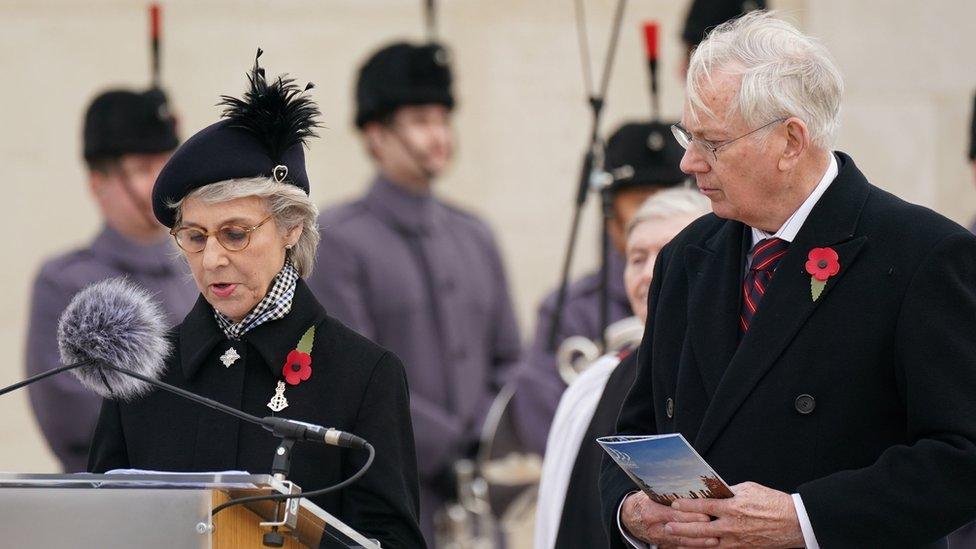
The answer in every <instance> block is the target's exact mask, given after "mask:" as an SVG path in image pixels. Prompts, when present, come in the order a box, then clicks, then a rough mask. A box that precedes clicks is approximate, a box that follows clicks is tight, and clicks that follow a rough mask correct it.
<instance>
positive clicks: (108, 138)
mask: <svg viewBox="0 0 976 549" xmlns="http://www.w3.org/2000/svg"><path fill="white" fill-rule="evenodd" d="M83 139H84V159H85V163H86V164H87V167H88V187H89V190H90V191H91V194H92V197H93V198H94V199H95V203H96V204H97V205H98V208H99V211H100V213H101V216H102V220H103V225H102V229H101V231H100V232H99V233H98V235H97V236H96V237H95V239H94V240H93V241H92V242H91V243H90V244H89V245H87V246H85V247H83V248H80V249H77V250H73V251H70V252H67V253H65V254H62V255H59V256H57V257H54V258H51V259H49V260H47V261H45V262H44V264H43V265H42V266H41V269H40V272H39V273H38V275H37V277H36V278H35V279H34V286H33V294H32V297H31V305H30V325H29V327H28V330H27V349H26V354H25V357H26V369H27V374H28V375H34V374H38V373H40V372H43V371H46V370H49V369H51V368H55V367H58V366H60V365H61V360H60V357H59V355H58V344H57V328H58V319H59V317H60V316H61V313H62V311H64V309H65V307H67V305H68V303H69V302H70V301H71V298H72V297H74V295H75V293H77V292H78V291H79V290H81V289H82V288H84V287H85V286H88V285H90V284H93V283H95V282H98V281H100V280H104V279H107V278H112V277H116V276H121V275H125V276H127V277H128V278H129V279H130V280H132V281H134V282H136V283H137V284H139V285H141V286H143V287H145V288H146V289H147V290H149V291H151V292H153V293H154V294H156V296H157V297H158V298H159V301H160V302H161V303H162V305H163V308H164V310H165V311H166V313H167V315H168V317H169V320H170V322H172V323H173V324H176V323H177V322H178V321H179V320H180V319H182V318H183V316H184V315H185V314H186V313H187V312H188V311H189V310H190V307H191V306H192V305H193V302H194V300H195V298H196V295H197V291H196V287H195V285H194V283H193V280H192V279H191V278H190V277H189V276H188V273H189V271H188V270H187V269H186V266H185V265H184V264H183V263H182V262H180V260H178V259H177V258H176V256H175V254H174V249H173V247H172V244H171V242H170V238H169V235H168V234H167V233H166V230H165V228H164V227H163V226H162V225H160V224H159V223H158V222H156V219H155V217H154V216H153V214H152V209H151V205H150V204H151V201H150V195H151V192H152V186H153V183H154V182H155V181H156V176H157V175H158V174H159V170H160V169H161V168H162V167H163V164H165V163H166V160H167V159H168V158H169V156H170V153H171V152H172V151H173V150H174V149H176V146H177V145H178V143H179V142H178V139H177V135H176V127H175V121H174V119H173V117H172V115H171V114H170V112H169V110H168V107H167V104H166V97H165V95H164V94H163V92H162V91H161V90H159V89H151V90H148V91H145V92H141V93H137V92H133V91H127V90H112V91H107V92H105V93H102V94H100V95H99V96H98V97H96V98H95V99H94V101H92V103H91V105H90V106H89V107H88V111H87V113H86V115H85V122H84V137H83ZM29 391H30V401H31V406H32V407H33V410H34V414H35V415H36V416H37V421H38V423H39V424H40V427H41V431H42V432H43V434H44V438H45V439H46V440H47V443H48V445H49V446H50V447H51V450H52V451H53V452H54V454H55V456H57V458H58V460H60V462H61V465H62V467H63V468H64V471H65V472H78V471H84V470H85V467H86V465H87V462H88V445H89V442H90V439H91V435H92V431H93V430H94V428H95V422H96V420H97V419H98V410H99V406H100V405H101V398H99V397H98V395H96V394H94V393H92V392H90V391H88V390H87V389H85V388H83V387H82V386H81V384H80V383H79V382H78V381H77V380H76V379H75V378H74V376H67V375H61V376H54V377H51V378H49V379H46V380H44V381H41V382H38V383H35V384H33V385H31V386H30V389H29Z"/></svg>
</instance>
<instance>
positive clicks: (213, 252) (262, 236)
mask: <svg viewBox="0 0 976 549" xmlns="http://www.w3.org/2000/svg"><path fill="white" fill-rule="evenodd" d="M181 215H182V220H181V222H180V225H179V226H180V227H196V228H199V229H201V230H203V231H205V232H208V233H210V235H211V236H209V237H208V238H207V242H206V245H205V247H204V249H203V251H201V252H197V253H188V252H186V251H184V252H183V255H184V256H185V257H186V260H187V262H188V263H189V264H190V271H191V272H192V273H193V279H194V280H195V281H196V284H197V288H198V289H199V290H200V293H201V294H203V297H204V299H206V300H207V302H208V303H210V304H211V305H212V306H213V307H214V308H215V309H217V310H218V311H220V312H221V313H223V314H225V315H227V316H228V317H230V318H231V319H232V320H233V321H234V322H240V321H241V320H243V319H244V317H245V316H247V314H248V313H249V312H251V309H253V308H254V307H255V305H257V304H258V302H260V301H261V300H262V299H263V298H264V296H265V295H266V294H267V293H268V290H269V289H270V288H271V282H272V280H273V279H274V277H275V275H276V274H278V272H279V271H281V268H282V266H283V265H284V264H285V246H286V245H288V244H294V243H295V242H297V240H298V237H299V236H300V235H301V231H302V229H301V226H298V227H296V228H295V229H293V230H292V231H291V232H285V231H282V230H281V229H280V228H279V227H278V225H277V224H276V223H275V221H274V219H271V220H269V221H268V222H267V223H265V224H264V225H261V226H260V227H258V228H257V229H255V230H254V231H251V232H250V233H249V234H250V240H249V241H248V244H247V247H245V248H244V249H242V250H238V251H229V250H227V249H226V248H224V247H223V246H222V245H221V244H220V243H219V242H218V241H217V237H216V236H213V235H214V234H215V233H216V232H217V231H218V230H219V229H220V228H221V227H224V226H227V225H237V226H242V227H253V226H255V225H257V224H259V223H261V221H263V220H264V219H266V218H267V217H268V215H270V210H269V208H268V204H267V201H266V200H265V199H262V198H258V197H253V196H251V197H246V198H236V199H234V200H228V201H226V202H218V203H216V204H208V203H204V202H203V201H201V200H200V199H198V198H189V199H187V200H185V201H184V203H183V207H182V212H181Z"/></svg>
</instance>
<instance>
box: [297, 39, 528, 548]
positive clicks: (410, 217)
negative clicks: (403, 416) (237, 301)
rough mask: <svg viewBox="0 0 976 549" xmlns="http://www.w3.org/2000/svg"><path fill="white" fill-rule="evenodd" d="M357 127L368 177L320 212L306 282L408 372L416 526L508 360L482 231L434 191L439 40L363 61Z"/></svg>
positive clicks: (502, 304)
mask: <svg viewBox="0 0 976 549" xmlns="http://www.w3.org/2000/svg"><path fill="white" fill-rule="evenodd" d="M356 100H357V113H356V126H357V127H358V128H359V129H360V131H361V132H362V137H363V141H364V144H365V146H366V149H367V151H368V153H369V155H370V157H371V158H372V159H373V161H374V163H375V166H376V171H377V175H376V177H375V179H374V181H373V183H372V186H371V187H370V190H369V192H368V193H367V194H366V196H364V197H363V198H361V199H359V200H356V201H354V202H352V203H348V204H342V205H339V206H336V207H334V208H331V209H329V210H327V211H325V212H323V213H322V215H321V216H320V218H319V225H320V227H321V233H322V244H321V245H320V246H319V252H318V261H317V262H316V271H315V274H313V275H312V276H311V277H310V278H309V280H308V284H309V286H310V287H311V289H312V291H313V292H314V293H315V295H316V297H318V298H319V300H321V302H322V304H323V305H325V308H326V309H327V310H328V311H329V312H330V313H332V314H334V315H335V316H336V317H337V318H339V319H340V320H341V321H343V322H345V323H346V324H348V325H349V326H350V327H352V328H353V329H355V330H356V331H358V332H360V333H362V334H363V335H365V336H366V337H369V338H370V339H372V340H374V341H375V342H377V343H379V344H380V345H382V346H384V347H386V348H388V349H390V350H392V351H394V352H395V353H396V354H397V356H399V357H400V358H401V359H402V360H403V363H404V366H405V367H406V370H407V379H408V380H409V382H410V410H411V413H412V415H413V424H414V426H415V429H414V431H415V433H416V437H417V462H418V467H419V471H420V483H421V484H420V487H421V493H420V499H421V506H420V508H421V525H422V526H423V529H424V535H425V536H426V537H427V540H428V544H430V545H433V541H434V539H433V516H434V514H435V513H436V512H437V511H438V509H439V508H440V507H441V506H442V505H443V503H444V501H445V499H446V498H449V497H450V496H451V495H452V492H453V491H454V489H455V482H454V481H453V475H452V472H453V466H454V463H455V461H456V460H457V459H459V458H461V457H465V456H470V454H471V452H472V451H473V449H474V448H475V446H476V443H477V440H478V434H479V433H480V430H481V425H482V423H483V422H484V418H485V415H486V414H487V411H488V408H489V407H490V405H491V402H492V400H493V398H494V396H495V394H496V393H497V391H498V389H499V388H500V387H501V384H502V382H503V378H504V377H506V375H507V373H508V371H509V370H510V368H511V367H512V366H513V365H514V364H515V362H516V360H517V359H518V356H519V349H520V344H519V334H518V327H517V325H516V322H515V314H514V312H513V309H512V303H511V298H510V296H509V292H508V285H507V283H506V277H505V269H504V267H503V265H502V260H501V256H500V254H499V253H498V248H497V247H496V245H495V240H494V237H493V235H492V231H491V229H490V228H489V227H488V225H486V224H485V223H484V222H483V221H482V220H480V219H478V218H477V217H475V216H474V215H471V214H469V213H467V212H465V211H462V210H460V209H458V208H455V207H454V206H451V205H449V204H446V203H445V202H443V201H441V200H440V199H438V198H437V197H436V196H435V195H434V193H433V186H434V183H435V181H436V180H437V178H438V177H439V176H440V175H441V174H442V173H443V172H444V170H446V169H447V167H448V165H449V164H450V160H451V158H452V156H453V148H454V139H453V136H452V131H451V110H452V108H453V106H454V97H453V94H452V92H451V70H450V66H449V59H448V53H447V50H446V49H445V48H443V47H442V46H439V45H436V44H425V45H413V44H407V43H396V44H392V45H389V46H387V47H385V48H383V49H381V50H380V51H378V52H376V53H375V54H374V55H373V56H371V57H370V59H369V60H367V61H366V63H365V64H364V65H363V67H362V69H361V71H360V73H359V81H358V83H357V87H356Z"/></svg>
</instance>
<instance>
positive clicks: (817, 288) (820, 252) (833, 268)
mask: <svg viewBox="0 0 976 549" xmlns="http://www.w3.org/2000/svg"><path fill="white" fill-rule="evenodd" d="M839 259H840V257H839V256H838V255H837V252H835V251H834V249H833V248H814V249H812V250H810V253H809V254H807V263H806V269H807V273H809V274H810V295H811V297H813V300H814V301H816V300H817V299H818V298H819V297H820V294H821V293H823V290H824V287H826V286H827V279H828V278H830V277H832V276H834V275H835V274H837V273H839V272H840V261H838V260H839Z"/></svg>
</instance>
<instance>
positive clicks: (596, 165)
mask: <svg viewBox="0 0 976 549" xmlns="http://www.w3.org/2000/svg"><path fill="white" fill-rule="evenodd" d="M625 5H626V0H618V2H617V9H616V13H615V16H614V22H613V29H612V32H611V35H610V43H609V45H608V46H607V59H606V62H605V63H604V65H603V76H602V78H601V84H600V91H599V93H591V94H590V96H589V98H588V102H589V105H590V110H591V112H592V115H593V116H592V122H591V126H590V136H589V145H588V147H587V151H586V154H585V156H584V157H583V167H582V170H581V172H580V178H579V184H578V186H577V191H576V204H575V209H574V211H573V220H572V222H571V224H570V231H569V243H568V244H567V247H566V254H565V256H564V259H563V264H562V273H561V275H560V282H559V290H558V292H557V293H556V307H555V309H554V310H553V313H552V321H551V323H550V326H549V337H548V342H547V345H546V347H547V348H548V350H549V352H555V351H556V346H557V342H556V339H557V337H558V336H559V328H560V324H561V322H562V314H563V308H564V307H565V304H566V290H567V287H568V283H569V269H570V266H571V265H572V263H573V254H574V252H575V250H576V237H577V234H578V233H579V221H580V212H581V211H582V210H583V206H584V205H585V204H586V198H587V196H588V195H589V191H590V190H591V189H592V190H601V188H602V186H603V182H602V181H601V179H602V178H601V177H600V174H601V173H602V172H603V142H602V141H601V140H600V137H599V129H600V119H601V117H602V114H603V106H604V98H605V97H606V93H607V87H608V85H609V83H610V69H611V67H612V66H613V59H614V56H615V54H616V51H617V43H618V42H619V38H620V24H621V21H622V20H623V14H624V6H625ZM576 10H577V22H578V24H579V34H580V48H581V52H582V53H583V58H584V59H583V75H584V79H585V80H586V86H587V89H591V87H592V86H591V83H590V71H589V63H588V60H589V59H588V56H587V55H586V49H587V48H586V36H585V34H586V31H585V22H584V21H583V19H584V18H583V17H582V16H581V13H582V4H581V0H577V3H576ZM604 209H605V208H604ZM603 221H604V223H603V225H604V229H603V231H604V235H603V239H604V241H605V242H604V244H603V245H602V248H603V258H602V263H601V265H602V266H601V273H602V274H601V281H602V282H601V286H602V287H601V293H600V311H601V312H600V330H599V332H600V334H599V340H600V342H601V343H603V339H604V334H603V331H604V329H606V326H607V311H606V309H607V248H608V245H607V243H606V240H607V239H608V235H607V234H606V230H607V229H606V222H607V219H606V216H605V214H604V220H603Z"/></svg>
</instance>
